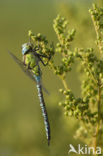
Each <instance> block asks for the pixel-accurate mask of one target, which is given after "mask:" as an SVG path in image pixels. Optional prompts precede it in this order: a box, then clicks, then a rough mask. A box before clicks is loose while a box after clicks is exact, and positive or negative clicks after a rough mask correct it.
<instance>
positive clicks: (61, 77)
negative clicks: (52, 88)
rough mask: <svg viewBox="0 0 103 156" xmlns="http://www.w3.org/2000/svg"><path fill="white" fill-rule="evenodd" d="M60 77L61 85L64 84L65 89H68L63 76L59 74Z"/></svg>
mask: <svg viewBox="0 0 103 156" xmlns="http://www.w3.org/2000/svg"><path fill="white" fill-rule="evenodd" d="M60 79H61V80H62V83H63V85H64V88H65V89H66V90H68V85H67V82H66V80H65V78H64V76H60Z"/></svg>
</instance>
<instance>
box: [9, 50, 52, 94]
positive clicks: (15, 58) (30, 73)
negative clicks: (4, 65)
mask: <svg viewBox="0 0 103 156" xmlns="http://www.w3.org/2000/svg"><path fill="white" fill-rule="evenodd" d="M8 53H9V54H10V56H11V57H12V58H13V60H14V61H15V62H16V63H17V64H18V65H19V67H20V68H21V69H22V71H23V72H24V73H25V74H26V75H27V76H29V77H30V78H31V79H32V80H33V81H35V82H36V80H35V77H34V75H33V73H32V72H31V70H29V69H27V68H26V66H25V65H24V63H23V62H22V61H21V60H19V59H18V58H17V57H16V56H15V55H14V54H13V53H12V52H10V51H8ZM42 88H43V90H44V91H45V92H46V93H47V94H49V92H48V91H47V90H46V88H45V87H43V85H42Z"/></svg>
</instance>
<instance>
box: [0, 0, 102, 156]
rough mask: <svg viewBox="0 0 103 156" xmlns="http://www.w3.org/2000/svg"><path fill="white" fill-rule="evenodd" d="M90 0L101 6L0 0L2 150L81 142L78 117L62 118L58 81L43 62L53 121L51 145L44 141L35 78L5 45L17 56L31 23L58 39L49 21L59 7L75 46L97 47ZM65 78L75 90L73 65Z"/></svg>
mask: <svg viewBox="0 0 103 156" xmlns="http://www.w3.org/2000/svg"><path fill="white" fill-rule="evenodd" d="M93 2H96V3H97V4H98V5H99V6H103V2H102V0H97V1H95V0H76V1H75V0H22V1H21V0H18V1H16V0H0V156H34V155H36V156H48V155H49V156H66V155H68V149H69V144H70V143H71V144H73V145H74V146H77V144H78V143H80V141H79V140H75V139H74V138H73V136H74V134H75V131H76V128H77V127H78V122H77V121H75V120H74V119H71V118H70V119H69V118H66V117H65V116H64V114H63V109H62V108H61V107H59V106H58V102H59V101H60V100H61V99H62V97H61V95H60V94H59V93H58V89H59V88H61V87H63V86H62V83H61V81H60V80H59V79H58V78H57V77H56V76H54V75H53V74H52V72H51V71H50V70H49V69H48V68H47V67H45V68H44V67H42V70H43V83H44V86H45V87H46V88H47V89H48V91H49V92H50V95H49V96H48V95H46V94H45V93H44V96H45V102H46V106H47V110H48V115H49V120H50V125H51V145H50V147H48V146H47V140H46V136H45V129H44V123H43V118H42V115H41V110H40V106H39V100H38V97H37V91H36V87H35V84H34V83H33V82H32V81H31V80H30V79H29V78H28V77H27V76H25V74H24V73H23V72H22V71H21V69H20V68H19V67H18V66H17V64H16V63H15V62H14V61H13V60H12V58H11V57H10V56H9V54H8V52H7V51H8V50H11V51H12V52H13V53H14V54H15V55H17V56H18V57H19V58H21V45H22V44H23V43H25V42H27V41H28V37H27V32H28V30H29V29H31V30H32V31H33V32H34V33H35V34H37V33H39V32H40V33H42V34H44V35H46V36H47V38H48V39H49V41H54V43H56V41H57V38H56V35H55V32H54V31H53V26H52V24H53V19H54V18H55V17H56V16H57V14H58V13H60V14H61V15H62V16H65V17H66V18H67V19H68V21H69V25H70V28H76V30H77V33H76V38H75V41H74V43H73V46H77V47H92V46H93V47H95V45H94V40H95V32H94V29H93V24H92V22H91V17H90V15H89V12H88V9H89V8H91V7H92V3H93ZM88 38H89V40H88ZM57 59H58V58H57ZM68 83H69V86H70V87H71V89H72V90H73V91H74V92H75V94H76V96H78V95H79V94H80V82H79V77H78V75H77V73H76V69H75V68H74V70H73V72H72V73H71V74H70V75H69V77H68ZM71 155H73V154H72V153H71Z"/></svg>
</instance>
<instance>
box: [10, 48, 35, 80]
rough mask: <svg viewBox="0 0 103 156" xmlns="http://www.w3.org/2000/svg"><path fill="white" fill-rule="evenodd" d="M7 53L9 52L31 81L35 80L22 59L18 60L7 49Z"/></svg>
mask: <svg viewBox="0 0 103 156" xmlns="http://www.w3.org/2000/svg"><path fill="white" fill-rule="evenodd" d="M8 53H9V54H10V56H11V57H12V58H13V59H14V61H15V62H16V63H17V64H18V65H19V66H20V68H21V69H22V71H23V72H24V73H25V74H26V75H27V76H29V77H30V78H31V79H32V80H33V81H35V78H34V76H33V73H32V72H31V71H30V70H29V69H27V68H26V66H25V65H24V63H23V62H22V61H20V60H19V59H18V58H17V57H16V56H15V55H14V54H13V53H12V52H10V51H8ZM35 82H36V81H35Z"/></svg>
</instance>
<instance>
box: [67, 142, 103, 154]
mask: <svg viewBox="0 0 103 156" xmlns="http://www.w3.org/2000/svg"><path fill="white" fill-rule="evenodd" d="M72 152H73V153H75V154H101V147H96V149H95V148H94V147H88V146H87V145H85V146H81V145H80V144H78V146H77V149H75V147H74V146H73V145H72V144H69V151H68V154H70V153H72Z"/></svg>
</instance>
